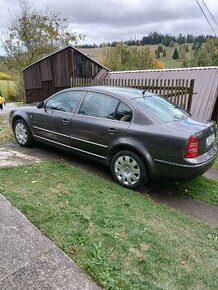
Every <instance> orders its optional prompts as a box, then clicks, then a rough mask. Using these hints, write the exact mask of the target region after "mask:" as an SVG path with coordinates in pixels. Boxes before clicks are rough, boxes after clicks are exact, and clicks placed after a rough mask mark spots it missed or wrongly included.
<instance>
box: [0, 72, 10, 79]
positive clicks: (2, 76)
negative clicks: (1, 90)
mask: <svg viewBox="0 0 218 290" xmlns="http://www.w3.org/2000/svg"><path fill="white" fill-rule="evenodd" d="M11 79H12V77H11V76H10V75H9V74H6V73H4V72H2V71H1V72H0V80H3V81H9V80H11Z"/></svg>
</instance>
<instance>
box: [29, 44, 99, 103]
mask: <svg viewBox="0 0 218 290" xmlns="http://www.w3.org/2000/svg"><path fill="white" fill-rule="evenodd" d="M103 68H104V67H103V66H102V65H101V64H98V63H97V62H95V61H94V60H92V59H90V58H89V57H88V56H86V55H84V54H83V53H81V52H80V51H78V50H77V49H76V48H73V47H72V46H68V47H66V48H64V49H62V50H60V51H58V52H56V53H53V54H51V55H49V56H47V57H45V58H43V59H41V60H39V61H38V62H36V63H34V64H32V65H30V66H29V67H27V68H25V69H24V70H23V77H24V87H25V93H26V103H31V102H38V101H42V100H44V99H46V98H48V97H49V96H51V95H52V94H53V93H55V92H57V91H60V90H61V89H65V88H69V87H70V86H71V82H72V81H71V80H72V78H75V77H84V78H95V77H96V75H97V74H98V73H99V72H100V71H101V70H102V69H103Z"/></svg>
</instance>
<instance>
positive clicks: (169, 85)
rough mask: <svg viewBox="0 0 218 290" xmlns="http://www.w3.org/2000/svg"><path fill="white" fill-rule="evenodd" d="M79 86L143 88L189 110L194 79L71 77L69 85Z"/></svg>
mask: <svg viewBox="0 0 218 290" xmlns="http://www.w3.org/2000/svg"><path fill="white" fill-rule="evenodd" d="M80 86H116V87H131V88H138V89H143V90H146V91H150V92H153V93H155V94H157V95H160V96H162V97H164V98H166V99H168V100H170V101H171V102H173V103H174V104H176V105H178V106H180V107H182V108H183V109H185V110H186V111H189V112H190V110H191V103H192V95H193V89H194V79H192V80H185V79H141V80H140V79H101V80H96V79H90V78H72V79H71V87H80Z"/></svg>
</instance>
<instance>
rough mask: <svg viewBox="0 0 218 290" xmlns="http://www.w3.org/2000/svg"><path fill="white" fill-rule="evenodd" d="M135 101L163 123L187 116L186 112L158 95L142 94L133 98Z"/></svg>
mask: <svg viewBox="0 0 218 290" xmlns="http://www.w3.org/2000/svg"><path fill="white" fill-rule="evenodd" d="M135 101H136V102H137V103H138V104H140V105H141V106H142V107H143V108H144V109H145V110H146V111H148V112H150V113H151V114H152V115H154V116H155V117H157V118H158V119H159V120H161V121H162V122H164V123H168V122H173V121H178V120H183V119H186V118H187V117H188V113H186V112H185V111H183V110H182V109H180V108H178V107H176V105H174V104H172V103H171V102H169V101H167V100H165V99H163V98H161V97H159V96H144V97H141V98H135Z"/></svg>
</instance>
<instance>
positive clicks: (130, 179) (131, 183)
mask: <svg viewBox="0 0 218 290" xmlns="http://www.w3.org/2000/svg"><path fill="white" fill-rule="evenodd" d="M111 171H112V174H113V177H114V178H115V180H116V181H117V182H118V183H119V184H120V185H122V186H124V187H126V188H130V189H136V188H139V187H140V186H142V184H143V183H145V181H147V173H146V168H145V164H144V162H143V160H142V159H141V158H140V157H139V156H138V155H137V154H136V153H134V152H131V151H120V152H118V153H116V154H115V155H114V157H113V159H112V161H111Z"/></svg>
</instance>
